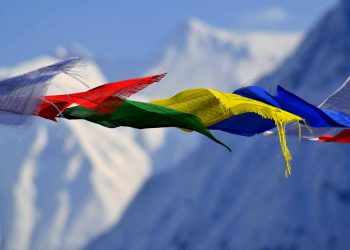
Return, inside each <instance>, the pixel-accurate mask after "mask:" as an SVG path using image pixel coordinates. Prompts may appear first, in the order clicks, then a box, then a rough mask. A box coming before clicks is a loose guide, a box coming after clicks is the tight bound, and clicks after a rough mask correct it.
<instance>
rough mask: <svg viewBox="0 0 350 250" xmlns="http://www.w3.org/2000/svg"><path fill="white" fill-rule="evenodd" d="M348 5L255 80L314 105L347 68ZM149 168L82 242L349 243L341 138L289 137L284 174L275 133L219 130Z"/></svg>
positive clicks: (207, 245)
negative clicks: (107, 226)
mask: <svg viewBox="0 0 350 250" xmlns="http://www.w3.org/2000/svg"><path fill="white" fill-rule="evenodd" d="M349 30H350V3H349V1H345V0H344V1H340V3H339V5H338V6H337V7H336V8H335V9H333V10H331V11H330V12H329V13H327V15H326V16H325V17H324V18H322V20H321V21H320V22H319V23H318V24H317V25H316V26H315V27H314V28H313V29H312V30H311V31H310V32H309V34H308V35H307V36H306V38H305V40H304V42H303V43H302V44H301V46H300V47H299V49H298V50H297V52H296V53H295V54H294V55H293V56H292V57H290V58H289V59H288V60H287V61H286V62H285V63H283V65H282V66H281V67H279V68H278V69H277V70H276V72H274V73H272V74H271V75H270V76H268V77H265V78H264V79H262V80H261V81H259V84H262V85H265V86H272V85H275V84H282V85H284V86H285V87H286V88H288V89H290V90H293V91H296V92H298V93H299V94H300V95H301V96H305V97H307V98H309V100H311V101H313V102H315V103H317V102H318V101H320V100H321V99H323V98H325V97H326V96H327V94H329V92H331V91H332V90H335V89H336V88H337V87H338V86H339V85H340V84H341V83H342V82H343V81H344V80H345V79H346V78H347V76H348V75H349V74H350V56H349V53H350V36H349ZM222 138H226V140H225V142H226V143H228V144H229V145H231V147H232V149H233V153H232V154H230V153H227V152H225V151H223V150H221V149H220V148H219V147H217V146H216V145H212V144H209V143H206V142H204V141H203V142H202V145H201V146H200V147H198V149H197V150H196V151H195V152H192V154H191V156H189V157H188V158H187V159H186V160H184V161H183V162H181V163H180V164H178V166H176V167H174V168H172V169H171V170H168V171H164V172H162V173H161V174H159V175H156V176H153V177H152V178H151V179H150V180H148V181H147V183H146V184H145V185H144V187H143V188H142V190H141V192H140V193H139V194H138V195H137V197H135V199H134V201H133V202H132V204H131V205H130V206H129V208H128V209H127V211H126V213H125V214H124V215H123V218H122V219H121V221H120V222H119V223H118V224H117V225H116V226H115V227H114V228H112V229H111V230H110V231H108V232H107V233H106V234H104V235H103V236H101V237H99V238H98V239H96V240H95V241H94V242H92V243H91V244H90V245H89V246H88V247H87V249H94V250H97V249H101V250H108V249H191V250H193V249H201V250H203V249H237V250H240V249H244V250H250V249H254V250H255V249H257V250H263V249H307V250H313V249H315V250H316V249H317V250H320V249H332V250H336V249H339V250H343V249H350V241H349V239H348V236H349V234H350V170H349V167H350V164H349V159H348V151H349V146H348V145H337V144H319V143H316V142H308V141H302V142H299V141H298V139H296V138H288V142H289V145H290V149H291V152H292V153H293V156H294V160H293V162H292V164H293V174H292V176H291V177H289V178H288V179H285V178H284V164H283V157H282V156H281V154H280V151H279V145H278V142H277V139H276V138H273V137H270V138H264V137H255V138H242V137H238V136H230V135H228V134H222Z"/></svg>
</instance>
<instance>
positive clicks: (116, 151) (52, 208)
mask: <svg viewBox="0 0 350 250" xmlns="http://www.w3.org/2000/svg"><path fill="white" fill-rule="evenodd" d="M54 61H57V59H55V58H53V57H48V56H44V57H40V58H37V59H35V60H32V61H30V62H26V63H22V64H20V65H18V66H17V67H15V68H12V69H2V70H0V75H1V76H5V75H15V74H19V73H22V72H26V71H29V70H32V69H34V68H38V67H40V66H44V65H49V64H51V63H53V62H54ZM83 64H84V65H85V67H84V68H85V69H84V70H83V71H82V72H81V74H82V77H83V79H84V81H85V82H86V83H87V84H89V85H90V86H91V87H93V86H94V85H96V84H102V83H105V82H106V80H105V78H104V77H103V75H102V74H101V72H100V70H99V69H98V68H97V66H96V65H95V64H94V63H93V62H91V61H85V62H84V63H83ZM84 89H86V87H85V86H84V85H82V84H81V83H79V82H78V81H75V80H73V79H72V78H70V77H68V76H59V77H57V78H56V79H55V80H54V84H53V86H52V88H51V89H50V92H51V93H54V92H62V91H64V92H66V93H67V92H70V91H79V90H84ZM0 134H1V138H2V139H1V141H0V147H1V149H2V150H1V153H0V157H1V162H2V164H1V168H0V190H1V195H0V200H1V202H0V204H1V205H0V223H1V249H18V250H26V249H50V250H51V249H79V248H80V247H81V246H82V245H84V244H86V242H87V241H88V240H89V239H91V237H94V236H96V235H98V234H99V233H101V232H102V231H104V230H106V228H108V227H110V226H111V225H112V224H114V223H115V222H116V221H117V219H118V218H119V216H120V214H121V213H122V212H123V210H124V208H125V206H126V205H127V204H128V202H129V200H130V199H131V198H132V197H133V195H134V194H135V193H136V191H137V190H138V188H139V186H140V185H141V184H142V183H143V182H144V180H145V178H147V176H148V174H149V173H150V167H151V159H150V158H149V156H148V155H147V154H146V153H145V152H144V151H143V149H142V148H141V147H140V145H139V144H137V142H136V140H135V138H134V136H135V135H134V132H133V131H132V130H130V129H129V130H128V129H118V130H110V129H105V128H103V127H100V126H96V125H93V124H88V123H87V122H82V121H77V122H65V121H60V122H58V123H57V124H54V123H52V122H50V121H44V120H42V119H40V118H33V119H32V124H31V125H30V126H28V127H15V128H7V127H1V128H0Z"/></svg>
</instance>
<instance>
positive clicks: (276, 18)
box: [258, 7, 289, 23]
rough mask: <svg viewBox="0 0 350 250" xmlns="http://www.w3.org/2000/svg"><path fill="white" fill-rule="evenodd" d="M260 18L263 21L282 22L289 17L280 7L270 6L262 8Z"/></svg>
mask: <svg viewBox="0 0 350 250" xmlns="http://www.w3.org/2000/svg"><path fill="white" fill-rule="evenodd" d="M259 16H260V19H261V20H262V21H265V22H270V23H275V22H283V21H285V20H287V19H288V18H289V14H288V12H287V11H286V10H284V9H282V8H280V7H271V8H268V9H265V10H263V11H262V12H261V13H260V15H258V17H259Z"/></svg>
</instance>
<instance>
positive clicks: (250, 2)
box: [0, 0, 336, 65]
mask: <svg viewBox="0 0 350 250" xmlns="http://www.w3.org/2000/svg"><path fill="white" fill-rule="evenodd" d="M335 3H336V0H308V1H305V0H293V1H291V0H264V1H261V0H245V1H244V0H193V1H189V0H188V1H185V0H178V1H174V0H148V1H133V0H113V1H112V0H94V1H92V0H80V1H76V0H58V1H52V0H46V1H44V0H30V1H29V0H21V1H20V0H0V30H1V32H2V34H1V39H0V55H1V57H0V64H1V65H12V64H14V63H17V62H19V61H21V60H25V59H29V58H31V57H35V56H38V55H42V54H44V53H48V52H51V51H53V50H54V49H55V48H56V47H58V46H60V45H63V46H65V45H69V44H72V43H78V44H81V45H83V46H84V47H85V48H87V49H88V50H90V51H92V52H93V53H95V54H98V55H102V56H106V57H110V58H145V57H147V56H150V55H151V54H152V53H154V52H155V51H156V49H157V47H158V46H159V45H161V44H162V42H163V41H166V40H167V39H166V38H167V37H168V36H169V35H170V34H171V33H172V32H174V31H175V30H176V27H178V26H179V25H181V24H183V23H184V22H185V21H186V20H187V19H189V18H190V17H195V18H198V19H201V20H203V21H205V22H207V23H210V24H212V25H215V26H219V27H223V28H227V29H232V30H293V31H304V30H307V29H308V28H310V27H311V25H312V24H313V23H314V22H315V21H317V19H318V18H319V17H320V16H321V15H322V14H323V13H324V12H325V11H326V10H327V9H328V8H330V7H331V6H332V5H334V4H335Z"/></svg>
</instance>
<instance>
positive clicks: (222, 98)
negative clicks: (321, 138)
mask: <svg viewBox="0 0 350 250" xmlns="http://www.w3.org/2000/svg"><path fill="white" fill-rule="evenodd" d="M151 103H153V104H157V105H161V106H164V107H168V108H171V109H175V110H178V111H181V112H186V113H190V114H193V115H195V116H197V117H199V119H200V120H201V121H202V123H203V124H204V125H205V126H206V127H210V128H212V127H211V126H213V125H214V124H217V123H219V122H222V121H223V120H226V119H229V118H231V117H232V116H235V115H240V114H244V113H255V114H257V115H259V116H261V117H263V118H266V119H270V120H272V121H273V122H274V124H275V125H276V126H277V129H278V135H279V139H280V144H281V149H282V153H283V156H284V158H285V160H286V175H289V174H290V173H291V166H290V161H291V159H292V157H291V154H290V152H289V150H288V147H287V142H286V137H285V125H286V124H288V123H291V122H301V121H302V120H303V119H302V118H300V117H299V116H296V115H294V114H291V113H289V112H286V111H284V110H281V109H279V108H276V107H274V106H271V105H268V104H266V103H263V102H260V101H256V100H252V99H249V98H246V97H243V96H240V95H237V94H231V93H225V92H219V91H216V90H211V89H205V88H201V89H190V90H185V91H183V92H180V93H178V94H177V95H175V96H173V97H171V98H168V99H164V100H156V101H152V102H151ZM218 129H219V128H218ZM224 131H226V132H230V130H224Z"/></svg>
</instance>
